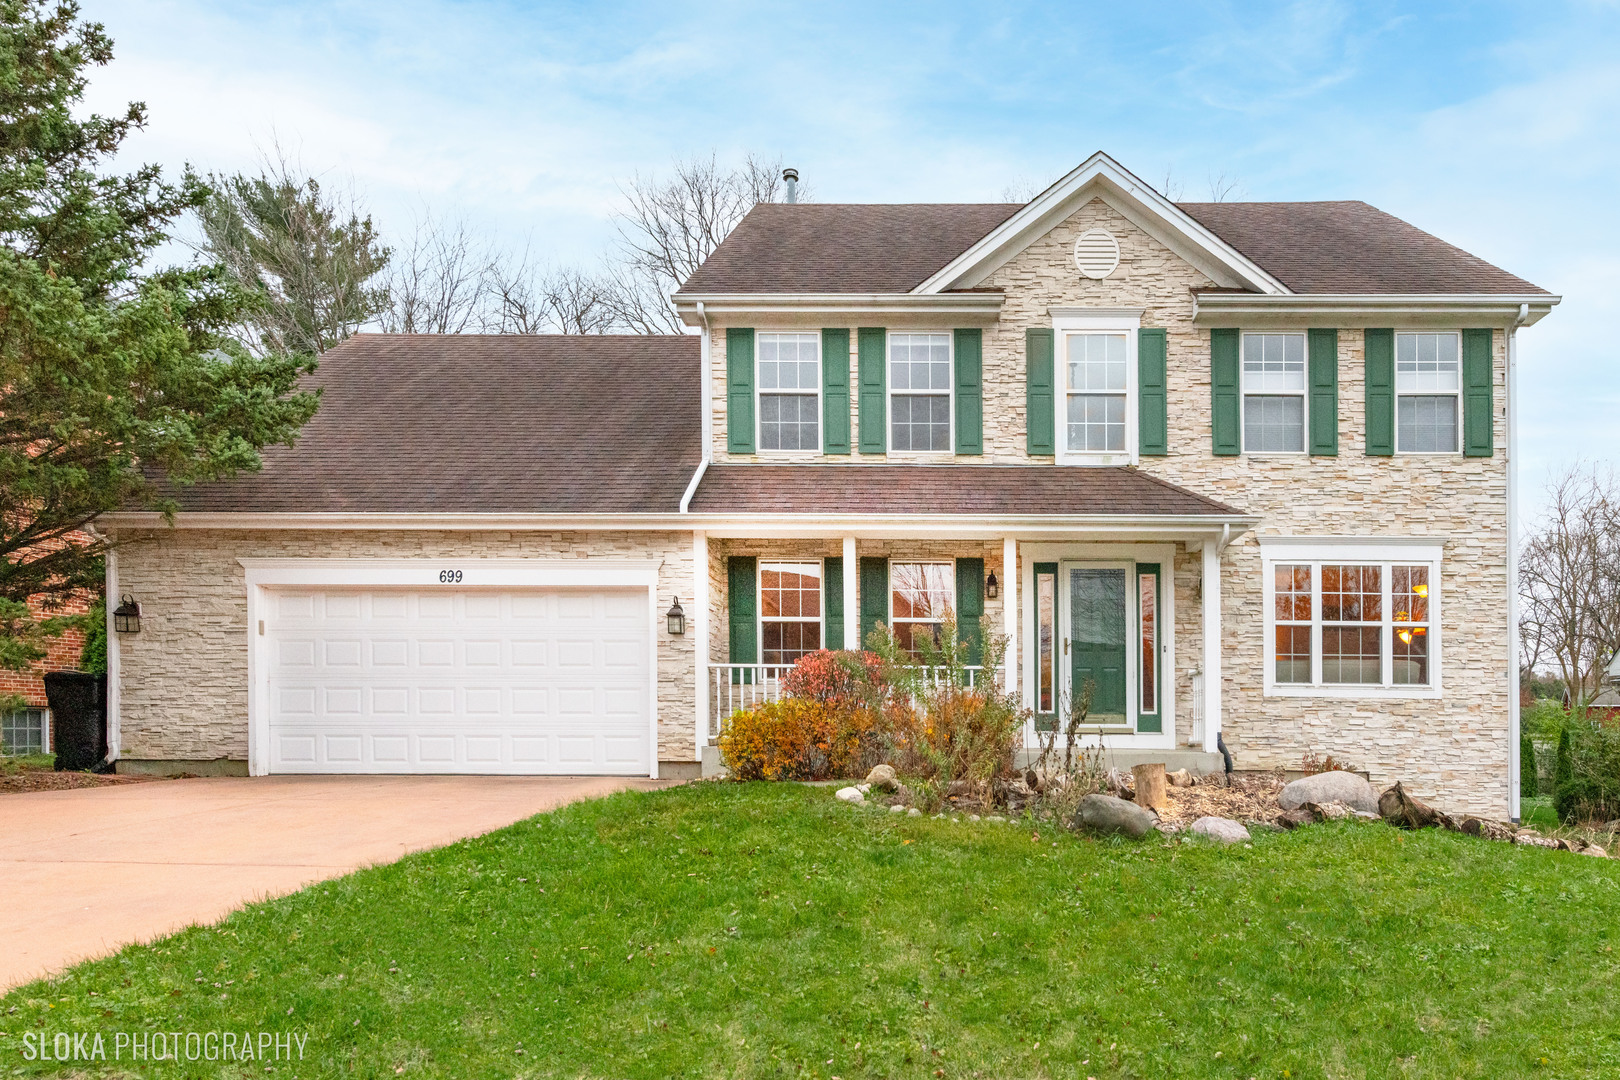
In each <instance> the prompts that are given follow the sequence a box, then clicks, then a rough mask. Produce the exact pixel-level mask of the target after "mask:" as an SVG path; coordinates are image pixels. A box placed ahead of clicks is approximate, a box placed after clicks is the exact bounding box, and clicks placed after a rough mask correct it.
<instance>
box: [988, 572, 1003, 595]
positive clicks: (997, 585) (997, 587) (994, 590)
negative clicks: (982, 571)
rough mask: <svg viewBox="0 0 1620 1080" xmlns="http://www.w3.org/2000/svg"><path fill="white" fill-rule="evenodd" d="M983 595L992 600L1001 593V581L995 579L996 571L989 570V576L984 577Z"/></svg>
mask: <svg viewBox="0 0 1620 1080" xmlns="http://www.w3.org/2000/svg"><path fill="white" fill-rule="evenodd" d="M984 595H985V596H988V597H989V598H990V599H992V600H994V599H995V598H996V597H998V596H1000V595H1001V582H999V581H997V580H996V572H995V571H994V570H992V571H990V576H989V577H987V578H985V579H984Z"/></svg>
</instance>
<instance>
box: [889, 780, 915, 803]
mask: <svg viewBox="0 0 1620 1080" xmlns="http://www.w3.org/2000/svg"><path fill="white" fill-rule="evenodd" d="M894 798H895V801H896V802H898V803H899V804H900V805H901V806H910V805H911V804H912V803H914V802H916V801H917V800H916V798H915V797H914V796H913V795H912V793H911V789H910V788H908V787H906V785H904V784H897V785H895V789H894Z"/></svg>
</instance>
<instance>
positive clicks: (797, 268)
mask: <svg viewBox="0 0 1620 1080" xmlns="http://www.w3.org/2000/svg"><path fill="white" fill-rule="evenodd" d="M1020 209H1022V206H1021V205H1020V204H1019V203H895V204H889V203H796V204H786V203H760V204H759V205H758V206H756V207H754V208H753V209H752V210H750V211H749V212H748V216H747V217H745V218H743V219H742V221H741V222H740V223H739V224H738V225H737V227H736V228H735V229H733V230H732V231H731V235H730V236H727V237H726V238H725V240H724V241H723V242H722V243H721V244H720V246H719V247H718V248H716V249H715V250H714V254H712V255H710V256H709V258H708V261H707V262H705V263H704V264H703V265H702V266H700V267H698V269H697V272H696V273H694V274H693V275H692V276H691V277H690V278H688V279H687V280H686V284H685V285H683V286H681V291H682V292H685V293H790V292H810V293H860V292H875V293H905V292H910V291H911V290H912V289H915V288H916V287H917V286H918V285H921V284H922V283H923V282H924V281H926V280H928V277H929V275H931V274H933V273H934V271H936V270H938V269H939V268H940V267H942V266H944V265H945V264H946V263H948V262H950V261H951V260H952V259H954V258H956V257H957V256H958V255H960V254H962V252H964V251H966V250H967V249H968V248H969V247H972V246H973V243H974V241H976V240H978V239H979V238H980V237H982V236H984V235H985V234H986V233H988V232H989V231H990V230H992V229H994V228H995V227H996V226H997V225H1000V224H1001V223H1002V222H1003V221H1006V220H1007V219H1008V218H1010V217H1012V216H1013V214H1014V213H1016V212H1017V211H1019V210H1020Z"/></svg>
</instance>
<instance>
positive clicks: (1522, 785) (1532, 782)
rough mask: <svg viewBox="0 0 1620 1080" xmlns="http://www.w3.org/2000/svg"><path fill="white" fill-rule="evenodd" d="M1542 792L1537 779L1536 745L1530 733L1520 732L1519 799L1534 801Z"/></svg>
mask: <svg viewBox="0 0 1620 1080" xmlns="http://www.w3.org/2000/svg"><path fill="white" fill-rule="evenodd" d="M1538 794H1540V790H1539V787H1538V780H1537V777H1536V744H1535V743H1534V742H1532V741H1531V740H1530V733H1529V732H1528V731H1524V730H1521V731H1520V732H1519V797H1520V798H1523V799H1533V798H1535V797H1536V796H1537V795H1538Z"/></svg>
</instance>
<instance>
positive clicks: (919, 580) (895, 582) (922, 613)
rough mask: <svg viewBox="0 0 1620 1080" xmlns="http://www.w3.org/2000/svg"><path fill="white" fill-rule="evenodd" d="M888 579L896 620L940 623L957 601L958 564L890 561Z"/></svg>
mask: <svg viewBox="0 0 1620 1080" xmlns="http://www.w3.org/2000/svg"><path fill="white" fill-rule="evenodd" d="M889 578H890V582H891V585H890V588H891V592H892V594H893V595H892V600H891V603H892V605H893V608H894V618H895V621H896V622H899V621H900V620H903V619H923V620H928V621H936V622H937V621H939V620H941V619H943V618H944V617H945V616H946V614H947V613H948V612H949V611H950V610H951V608H952V607H953V606H954V605H955V603H956V567H955V566H953V565H952V564H951V563H891V564H890V566H889Z"/></svg>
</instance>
